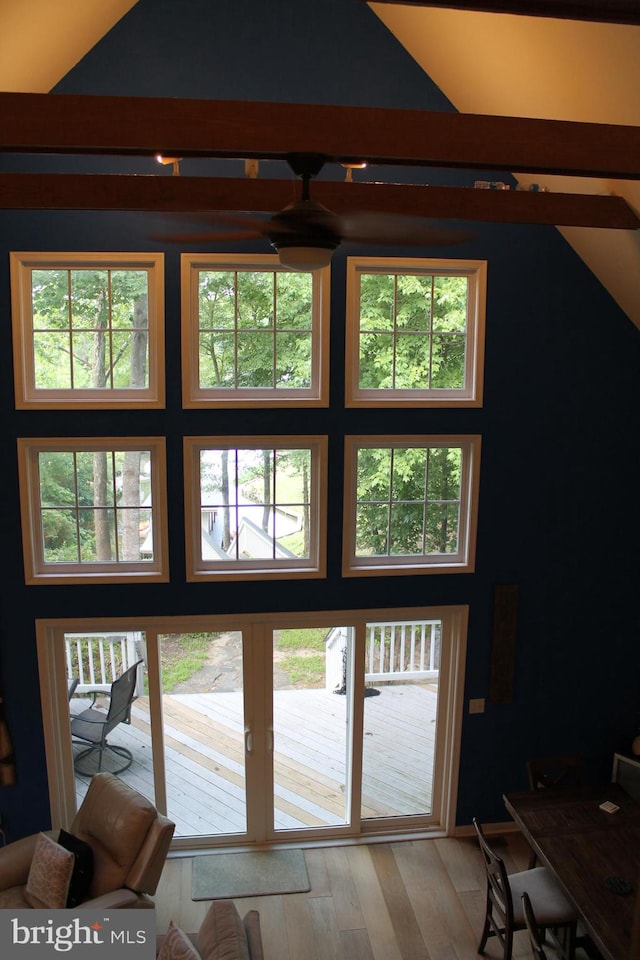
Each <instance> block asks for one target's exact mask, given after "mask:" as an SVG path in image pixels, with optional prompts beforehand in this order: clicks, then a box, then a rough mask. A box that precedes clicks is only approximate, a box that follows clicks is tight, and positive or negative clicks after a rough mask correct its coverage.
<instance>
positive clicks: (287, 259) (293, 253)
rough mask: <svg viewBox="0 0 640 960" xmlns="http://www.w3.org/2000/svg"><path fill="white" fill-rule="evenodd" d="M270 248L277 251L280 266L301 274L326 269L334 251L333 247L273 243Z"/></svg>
mask: <svg viewBox="0 0 640 960" xmlns="http://www.w3.org/2000/svg"><path fill="white" fill-rule="evenodd" d="M272 246H273V247H274V248H275V249H276V250H277V251H278V257H279V258H280V264H281V266H283V267H285V268H286V269H287V270H298V271H302V272H303V273H307V272H308V271H310V270H322V269H323V267H328V266H329V264H330V263H331V256H332V254H333V251H334V250H335V245H334V246H331V247H317V246H316V247H298V246H295V245H294V246H286V245H285V246H282V245H281V244H279V243H274V244H272Z"/></svg>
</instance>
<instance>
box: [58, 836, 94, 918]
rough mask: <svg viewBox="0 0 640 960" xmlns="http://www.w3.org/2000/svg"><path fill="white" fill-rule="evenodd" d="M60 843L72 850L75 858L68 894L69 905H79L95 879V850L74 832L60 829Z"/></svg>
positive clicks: (66, 848)
mask: <svg viewBox="0 0 640 960" xmlns="http://www.w3.org/2000/svg"><path fill="white" fill-rule="evenodd" d="M58 843H59V844H60V846H61V847H64V848H65V850H70V851H71V853H72V854H73V856H74V858H75V863H74V866H73V873H72V874H71V883H70V884H69V893H68V895H67V906H68V907H77V906H78V904H79V903H82V901H83V900H85V899H86V898H87V895H88V893H89V887H90V886H91V881H92V879H93V850H92V849H91V847H90V846H89V844H88V843H85V841H84V840H81V839H80V838H79V837H74V835H73V834H72V833H67V831H66V830H61V831H60V833H59V835H58Z"/></svg>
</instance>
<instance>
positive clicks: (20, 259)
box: [9, 252, 165, 410]
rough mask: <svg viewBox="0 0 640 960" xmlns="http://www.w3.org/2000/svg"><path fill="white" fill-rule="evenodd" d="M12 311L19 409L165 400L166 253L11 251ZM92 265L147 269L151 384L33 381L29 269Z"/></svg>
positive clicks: (146, 404) (145, 405)
mask: <svg viewBox="0 0 640 960" xmlns="http://www.w3.org/2000/svg"><path fill="white" fill-rule="evenodd" d="M9 256H10V268H11V312H12V321H13V363H14V381H15V403H16V407H17V409H18V410H27V409H38V410H50V409H73V408H82V409H83V410H99V409H101V408H111V409H118V408H123V407H127V408H130V407H135V408H140V409H151V408H159V407H164V405H165V376H164V256H163V254H161V253H39V252H13V253H11V254H10V255H9ZM81 267H88V268H90V269H100V268H104V269H112V270H120V269H122V270H126V269H127V268H130V269H134V270H147V271H148V275H149V304H148V318H149V339H148V343H149V351H148V359H149V385H148V387H147V388H146V389H142V388H141V389H135V390H133V389H126V388H124V389H118V390H112V389H105V390H97V389H95V390H90V389H81V390H75V389H62V390H46V389H43V388H40V387H36V384H35V370H34V348H33V317H32V311H31V272H32V270H47V269H48V270H54V269H60V270H69V269H71V270H73V269H79V268H81Z"/></svg>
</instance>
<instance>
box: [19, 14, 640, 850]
mask: <svg viewBox="0 0 640 960" xmlns="http://www.w3.org/2000/svg"><path fill="white" fill-rule="evenodd" d="M314 10H317V14H315V15H314V13H313V11H314ZM57 90H58V92H61V93H93V94H122V95H127V94H130V95H150V96H166V95H171V96H186V97H205V98H208V97H211V98H220V99H239V100H241V99H250V100H275V101H298V102H315V103H320V102H323V103H342V104H353V105H367V106H384V107H408V108H425V109H438V110H447V109H451V105H450V104H449V103H448V101H447V100H446V98H445V97H444V96H443V95H442V94H441V93H440V91H438V90H437V88H436V87H435V86H434V85H433V84H432V83H431V82H430V80H429V79H428V78H426V77H425V76H424V74H423V73H422V71H421V70H419V68H418V67H417V66H416V65H415V63H414V62H413V61H412V60H411V58H410V57H409V56H408V55H407V54H406V53H405V52H404V51H403V49H402V48H401V47H400V46H399V44H398V43H397V42H396V41H395V40H394V39H393V37H391V36H390V35H389V34H388V33H387V32H386V30H385V29H384V28H383V26H382V25H381V24H380V23H379V21H378V20H377V19H376V18H375V16H374V15H373V14H372V13H371V11H370V10H369V9H368V8H367V7H366V6H365V5H364V4H360V3H355V2H353V3H352V2H350V0H322V3H316V4H313V5H312V4H310V3H309V4H307V3H305V4H300V3H299V2H298V0H272V2H271V3H269V4H263V3H262V2H260V0H217V2H216V3H215V4H213V3H211V2H208V0H182V2H181V3H180V4H175V3H174V2H172V0H171V2H170V0H139V3H138V4H137V5H136V7H134V8H133V10H132V11H131V12H130V14H128V15H127V16H126V17H125V18H124V19H123V20H122V21H121V22H120V23H119V24H117V25H116V27H115V28H114V29H113V30H112V31H111V33H110V34H108V35H107V37H106V38H105V39H104V40H103V41H102V42H101V43H100V44H98V45H97V47H96V48H95V49H94V50H93V51H91V53H90V54H88V55H87V56H86V57H85V58H84V60H83V61H81V62H80V63H79V64H78V65H77V66H76V68H75V69H74V70H73V71H72V72H71V73H70V74H69V75H68V76H67V77H66V78H65V79H64V80H63V81H62V82H61V83H60V84H59V86H58V88H57ZM425 135H427V136H428V131H426V133H425ZM37 162H38V163H39V164H41V165H42V163H43V161H41V160H40V161H37ZM65 162H68V161H65ZM145 162H146V161H138V162H137V163H136V164H135V168H136V169H144V164H145ZM33 163H34V161H32V160H28V161H27V160H26V159H25V161H24V166H25V167H28V166H29V165H31V166H33ZM5 165H6V166H9V165H10V164H9V163H5ZM59 166H60V162H58V163H57V164H56V167H57V168H59ZM106 168H107V169H108V164H107V165H106ZM146 172H149V173H156V172H157V168H155V169H153V168H152V165H151V161H150V162H149V166H148V169H147V170H146ZM183 172H188V169H187V168H186V164H185V169H184V170H183ZM415 172H416V171H413V172H412V173H415ZM402 174H403V171H393V176H394V177H396V176H397V175H402ZM328 175H330V176H342V171H336V172H332V171H329V172H328ZM376 176H377V174H376ZM476 176H479V174H475V175H466V174H464V173H461V172H458V173H456V174H451V173H447V172H438V171H429V173H428V177H427V179H429V180H431V182H435V180H437V179H440V180H442V181H444V182H459V183H468V182H469V181H470V180H471V181H472V180H473V179H475V177H476ZM496 178H498V177H496ZM499 179H502V177H499ZM159 219H161V218H158V217H155V218H154V217H150V216H145V215H138V214H135V215H134V214H89V213H86V214H62V213H60V214H47V213H31V214H26V213H23V214H17V213H6V212H5V213H0V317H1V318H2V322H1V323H0V358H2V359H1V363H2V377H0V422H1V424H2V426H1V427H0V431H1V433H0V437H1V439H0V443H1V447H0V456H1V457H2V464H3V469H2V471H1V472H0V484H1V497H0V503H2V512H1V514H0V543H1V544H2V558H3V559H2V577H1V578H0V617H1V621H0V643H1V648H0V654H1V659H0V666H1V676H2V684H3V688H4V697H5V708H6V712H7V715H8V720H9V724H10V729H11V734H12V737H13V740H14V745H15V749H16V755H17V760H18V781H17V784H16V786H15V787H10V788H0V811H2V813H3V816H4V819H5V824H6V827H7V832H8V835H9V837H10V838H15V837H17V836H19V835H22V834H23V833H26V832H30V831H32V830H37V829H41V828H43V827H46V826H47V823H48V802H47V785H46V775H45V766H44V748H43V737H42V727H41V716H40V707H39V686H38V672H37V662H36V652H35V636H34V620H35V619H36V618H39V617H82V616H100V615H103V614H105V615H107V614H117V615H119V616H127V615H132V616H144V615H164V614H166V615H175V614H190V613H208V612H216V613H220V612H236V611H256V612H259V611H277V610H281V609H283V610H290V609H292V608H293V609H300V610H307V609H317V610H322V609H332V608H347V609H348V608H359V607H367V606H370V603H371V581H370V580H367V579H363V580H358V579H349V580H343V579H342V578H341V576H340V549H341V544H340V515H341V498H340V491H341V479H342V445H343V437H344V435H345V433H356V432H357V433H367V432H372V433H373V432H393V431H395V430H398V429H401V431H402V432H405V433H412V432H420V433H423V432H429V433H432V432H433V433H438V432H441V433H448V432H454V431H455V432H469V433H471V432H473V433H480V434H481V435H482V439H483V453H482V470H481V484H480V514H479V531H478V551H477V565H476V573H474V574H472V575H463V576H455V575H446V576H438V575H429V576H411V577H406V578H403V577H390V578H376V604H377V605H382V604H384V605H387V606H389V607H394V606H404V605H411V604H429V603H438V604H440V603H465V604H468V605H469V607H470V631H469V638H468V655H467V670H466V690H465V694H466V698H469V697H484V696H487V694H488V684H489V675H490V656H491V632H492V593H493V587H494V585H495V584H498V583H515V584H517V585H518V586H519V589H520V609H519V623H518V640H517V658H516V673H515V687H514V697H513V701H512V702H511V703H509V704H505V705H492V704H490V703H488V704H487V710H486V713H484V714H482V715H474V716H468V715H465V719H464V727H463V742H462V756H461V769H460V793H459V803H458V822H459V823H469V822H470V820H471V818H472V816H474V815H477V816H479V817H480V818H481V819H483V820H497V821H499V820H504V819H505V814H504V808H503V805H502V801H501V795H502V792H503V791H505V790H514V789H518V788H524V786H525V772H524V771H525V768H524V764H525V758H526V757H527V756H529V755H532V754H534V753H539V752H547V751H550V750H563V749H577V750H579V751H581V752H582V753H583V755H584V757H585V760H586V763H587V775H588V777H589V778H591V779H595V778H598V777H599V778H606V777H607V776H608V774H609V771H610V763H611V754H612V752H613V750H614V749H617V748H619V747H622V748H626V747H627V746H628V744H629V743H630V740H631V737H632V736H633V735H634V734H635V733H636V731H637V728H638V722H639V721H640V716H639V714H640V690H639V686H640V683H639V677H640V672H639V669H638V668H639V666H640V664H639V660H640V653H639V652H638V651H639V644H638V640H637V638H638V627H639V623H638V620H639V616H638V612H637V605H636V602H635V592H636V590H637V587H636V583H637V570H638V564H637V543H638V534H639V532H640V516H639V510H638V501H637V494H636V486H637V484H636V481H635V477H634V474H633V472H632V471H633V468H634V461H635V456H634V445H635V444H636V443H637V437H638V436H639V435H640V431H639V427H640V423H639V420H640V416H639V409H638V408H639V405H638V388H637V383H638V374H637V371H638V369H639V362H640V335H639V333H638V331H637V329H636V328H635V327H633V325H632V324H631V322H630V321H629V320H628V319H627V318H626V316H625V315H624V314H623V313H622V312H621V311H620V310H619V308H618V307H617V306H616V305H615V303H613V301H612V300H611V299H610V297H609V296H608V294H607V293H606V292H605V291H604V290H603V288H602V287H601V286H600V284H599V283H598V281H597V280H596V279H595V278H594V277H593V275H592V274H591V273H590V272H589V271H588V270H587V268H586V267H585V266H584V264H583V263H582V262H581V261H580V260H579V258H578V257H577V256H576V255H575V254H574V253H573V251H572V250H571V249H570V248H569V247H568V246H567V245H566V244H565V242H564V241H563V239H562V238H561V237H560V235H559V234H558V233H557V231H556V230H555V229H553V228H550V227H549V228H547V227H537V228H525V227H519V226H486V225H485V226H479V227H478V226H477V225H476V226H475V227H474V230H475V238H474V239H473V240H472V241H469V242H468V243H466V244H465V245H463V246H461V247H458V248H455V250H453V252H452V250H451V249H449V250H446V249H443V250H438V249H430V250H428V251H418V254H420V253H422V252H424V254H425V255H434V256H460V257H465V258H478V259H486V260H487V261H488V271H489V272H488V278H489V281H488V300H487V342H486V372H485V402H484V405H483V407H482V409H479V410H432V411H425V410H414V411H412V410H408V411H403V412H402V422H401V427H398V414H397V413H394V412H393V411H386V410H375V411H366V410H365V411H356V410H347V411H345V410H344V409H343V406H342V402H343V390H342V375H341V374H342V369H343V344H344V302H345V257H346V255H347V254H357V253H370V252H371V251H368V250H365V249H362V248H359V249H358V248H355V247H354V248H352V249H349V250H341V251H338V253H337V254H336V255H335V257H334V261H333V267H332V314H331V336H332V342H331V348H332V357H331V363H332V378H331V379H332V393H331V404H330V408H329V409H328V410H305V411H296V410H290V411H284V412H283V411H272V412H269V411H239V410H237V411H227V412H225V413H224V424H222V425H221V424H220V422H219V420H218V418H216V431H217V432H228V433H229V434H242V433H254V432H255V433H260V432H266V433H269V432H278V433H292V434H295V433H307V432H312V433H323V434H328V435H329V437H330V488H331V490H332V491H334V494H335V495H334V496H332V497H331V498H330V517H329V524H330V532H329V542H328V550H329V555H328V577H327V580H326V581H299V582H296V583H294V584H293V585H292V584H290V583H285V582H282V583H268V584H261V583H256V584H252V586H251V589H250V590H247V587H246V584H242V583H237V584H233V583H232V584H227V583H225V584H224V586H219V585H217V584H208V585H204V584H188V583H186V581H185V575H184V559H183V557H184V550H183V543H184V534H183V519H182V518H183V510H182V450H181V441H182V437H183V436H184V435H198V434H206V433H207V432H210V430H211V427H210V424H211V414H210V413H208V412H206V411H198V410H192V411H183V410H182V409H181V405H180V404H181V400H180V369H179V352H180V296H179V253H180V251H179V249H177V248H171V247H163V248H162V249H164V251H165V254H166V309H167V312H166V319H167V381H168V397H167V408H166V410H163V411H134V412H127V413H124V412H118V411H116V412H111V413H106V412H99V411H98V412H93V411H92V412H90V413H86V414H84V415H83V414H82V413H80V414H77V413H72V412H68V411H58V412H55V411H43V412H36V411H16V410H15V409H14V400H13V383H12V367H11V359H10V358H11V331H10V295H9V271H8V253H9V251H10V250H154V249H160V247H159V245H158V243H157V242H155V241H154V240H152V239H151V237H153V236H154V235H156V234H157V233H158V223H159ZM238 249H243V250H246V249H250V248H249V247H246V246H244V247H238ZM254 249H262V250H264V252H267V251H266V249H265V248H258V247H255V248H254ZM376 252H380V253H383V254H386V253H388V254H389V255H396V254H398V253H405V254H406V253H409V254H413V253H415V251H406V250H405V251H399V250H393V249H389V250H379V249H377V250H376ZM87 432H91V433H95V434H96V435H101V434H103V435H116V436H117V435H119V434H122V435H126V434H131V435H138V434H140V435H144V434H152V435H153V434H159V435H165V436H167V438H168V439H167V443H168V447H167V449H168V471H169V477H168V482H169V502H170V516H169V523H170V540H171V582H170V583H169V584H168V585H151V584H147V585H138V586H136V585H127V586H116V585H112V586H89V585H83V586H80V587H64V586H52V587H43V586H33V587H26V586H25V585H24V582H23V574H22V553H21V537H20V526H19V516H18V509H19V501H18V484H17V470H16V464H15V438H16V437H17V436H30V435H31V436H46V435H51V436H56V435H62V436H64V435H73V434H76V435H82V434H84V433H87Z"/></svg>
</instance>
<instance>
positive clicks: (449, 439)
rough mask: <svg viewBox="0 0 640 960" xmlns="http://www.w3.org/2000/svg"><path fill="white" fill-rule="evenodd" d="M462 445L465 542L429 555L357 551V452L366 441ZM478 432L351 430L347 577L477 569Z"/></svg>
mask: <svg viewBox="0 0 640 960" xmlns="http://www.w3.org/2000/svg"><path fill="white" fill-rule="evenodd" d="M385 446H391V447H395V448H398V447H422V446H424V447H428V446H439V447H449V446H451V447H462V450H463V464H462V466H463V469H462V477H461V491H460V526H459V546H458V551H457V553H455V554H433V555H427V556H411V557H407V556H397V557H396V556H393V557H388V556H384V557H358V556H356V552H355V505H356V485H357V476H356V472H357V471H356V458H357V452H358V450H359V449H361V448H362V447H385ZM480 447H481V438H480V436H478V435H465V436H442V435H438V436H394V435H386V436H370V435H367V436H348V437H345V457H344V464H345V466H344V471H345V482H344V519H343V555H342V576H343V577H362V576H369V577H376V576H378V577H379V576H395V575H398V576H407V575H410V574H425V573H473V571H474V570H475V554H476V534H477V519H478V493H479V485H480Z"/></svg>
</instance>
